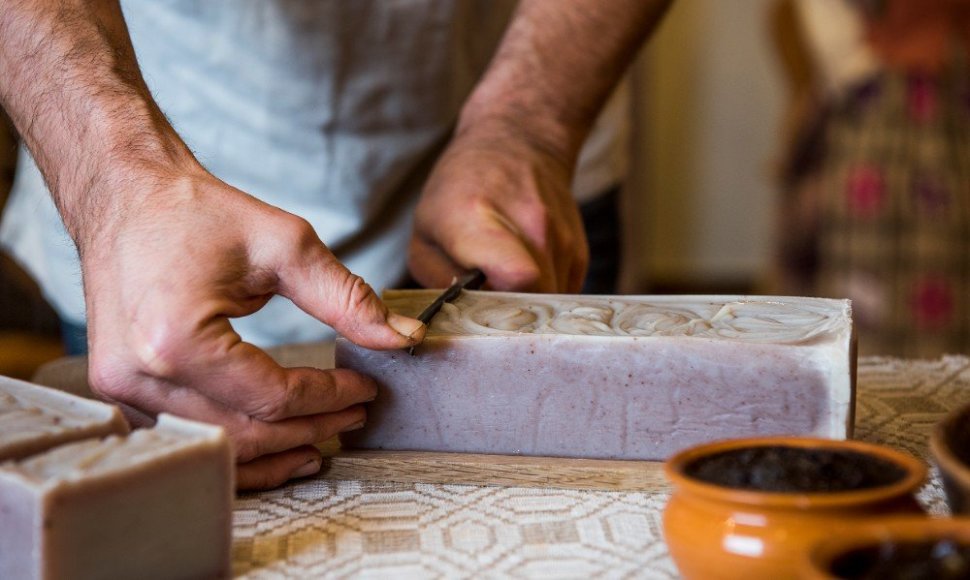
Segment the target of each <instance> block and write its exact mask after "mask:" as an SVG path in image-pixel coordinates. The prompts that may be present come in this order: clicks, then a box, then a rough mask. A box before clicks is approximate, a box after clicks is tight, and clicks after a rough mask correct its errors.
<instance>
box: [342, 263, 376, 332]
mask: <svg viewBox="0 0 970 580" xmlns="http://www.w3.org/2000/svg"><path fill="white" fill-rule="evenodd" d="M336 295H337V297H338V300H339V302H340V304H339V306H340V308H339V315H338V318H339V321H340V322H343V323H347V322H351V321H354V320H358V319H359V318H360V316H361V314H364V313H366V312H367V308H368V307H369V306H370V304H372V302H373V300H374V299H375V298H376V297H377V295H376V294H375V293H374V290H373V289H372V288H371V287H370V285H369V284H368V283H367V282H365V281H364V279H363V278H361V277H360V276H358V275H357V274H354V273H352V272H347V274H346V276H345V277H344V278H343V279H342V280H341V281H340V282H339V289H338V290H337V293H336Z"/></svg>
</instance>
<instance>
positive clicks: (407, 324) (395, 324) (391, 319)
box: [387, 312, 424, 343]
mask: <svg viewBox="0 0 970 580" xmlns="http://www.w3.org/2000/svg"><path fill="white" fill-rule="evenodd" d="M387 324H388V325H390V327H391V328H393V329H394V330H395V331H397V333H398V334H400V335H401V336H403V337H405V338H407V339H408V342H409V343H413V342H414V341H415V335H417V334H418V333H419V332H420V331H421V329H422V328H423V327H424V324H422V323H421V321H420V320H416V319H414V318H408V317H407V316H401V315H400V314H396V313H394V312H391V313H390V314H388V315H387Z"/></svg>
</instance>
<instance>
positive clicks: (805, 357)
mask: <svg viewBox="0 0 970 580" xmlns="http://www.w3.org/2000/svg"><path fill="white" fill-rule="evenodd" d="M436 295H437V292H435V291H390V292H387V293H386V294H385V302H386V303H387V305H388V307H389V308H390V309H391V310H393V311H396V312H400V313H403V314H407V315H411V316H414V315H416V314H417V313H418V312H420V311H421V310H422V309H423V308H424V307H425V306H427V305H428V304H429V303H430V302H431V301H432V300H433V298H434V297H435V296H436ZM336 363H337V366H338V367H344V368H350V369H354V370H357V371H360V372H362V373H364V374H367V375H370V376H372V377H374V378H375V379H376V380H377V382H378V384H379V386H380V392H379V395H378V398H377V400H376V401H374V402H373V403H371V404H370V406H369V408H368V421H367V425H366V427H365V428H364V429H361V430H358V431H354V432H352V433H348V434H346V436H345V437H344V438H343V439H342V440H343V442H344V444H345V445H346V446H350V447H361V448H371V449H399V450H428V451H456V452H473V453H497V454H524V455H545V456H562V457H586V458H609V459H646V460H661V459H665V458H666V457H668V456H669V455H671V454H672V453H674V452H676V451H678V450H679V449H682V448H684V447H688V446H690V445H694V444H697V443H701V442H705V441H710V440H714V439H721V438H728V437H742V436H756V435H775V434H793V435H814V436H820V437H830V438H844V437H847V436H848V435H849V434H850V432H851V425H852V419H853V403H854V395H853V393H854V368H855V352H854V348H853V334H852V317H851V307H850V304H849V302H848V301H844V300H827V299H818V298H784V297H749V296H566V295H560V296H556V295H536V294H513V293H499V292H463V293H462V295H461V297H459V298H458V300H457V301H456V302H454V303H453V304H446V305H445V306H444V307H443V308H442V310H441V311H440V312H439V313H438V314H437V315H436V316H435V318H434V319H433V321H432V324H431V326H430V328H429V329H428V332H427V336H426V338H425V341H424V343H423V344H422V345H420V346H419V347H418V348H417V350H416V352H415V356H413V357H412V356H409V355H408V354H407V353H406V352H403V351H393V352H389V351H383V352H379V351H371V350H367V349H364V348H360V347H357V346H355V345H353V344H352V343H350V342H348V341H347V340H345V339H339V340H338V342H337V351H336Z"/></svg>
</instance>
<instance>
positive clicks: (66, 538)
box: [0, 414, 234, 580]
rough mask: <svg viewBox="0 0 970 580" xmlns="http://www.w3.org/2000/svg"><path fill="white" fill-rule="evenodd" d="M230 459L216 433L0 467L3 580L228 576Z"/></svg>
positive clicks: (117, 442)
mask: <svg viewBox="0 0 970 580" xmlns="http://www.w3.org/2000/svg"><path fill="white" fill-rule="evenodd" d="M233 467H234V466H233V459H232V454H231V451H230V448H229V442H228V440H227V439H226V437H225V435H224V434H223V432H222V430H221V429H220V428H218V427H214V426H210V425H205V424H202V423H196V422H193V421H186V420H183V419H179V418H176V417H172V416H169V415H164V414H163V415H160V416H159V420H158V424H157V425H156V427H155V428H153V429H140V430H137V431H134V432H132V433H131V434H130V435H128V436H127V437H119V436H111V437H108V438H106V439H88V440H85V441H79V442H75V443H70V444H68V445H63V446H60V447H57V448H54V449H51V450H49V451H46V452H44V453H41V454H38V455H34V456H32V457H30V458H28V459H23V460H20V461H8V462H6V463H3V464H0V514H2V515H3V517H2V521H3V525H2V526H0V578H4V579H6V578H11V579H13V578H17V579H23V580H33V579H45V580H54V579H61V578H63V579H71V580H83V579H89V578H90V579H93V578H105V579H108V578H119V579H121V578H126V579H127V578H138V579H150V578H159V579H163V578H164V579H168V578H225V577H228V576H229V575H230V573H231V569H230V548H231V529H232V500H233V481H232V478H233Z"/></svg>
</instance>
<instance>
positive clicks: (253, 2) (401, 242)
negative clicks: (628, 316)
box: [0, 0, 628, 345]
mask: <svg viewBox="0 0 970 580" xmlns="http://www.w3.org/2000/svg"><path fill="white" fill-rule="evenodd" d="M122 6H123V9H124V14H125V18H126V20H127V22H128V27H129V29H130V32H131V37H132V42H133V43H134V46H135V51H136V54H137V56H138V61H139V65H140V66H141V69H142V72H143V74H144V77H145V80H146V81H147V83H148V85H149V87H150V88H151V91H152V94H153V95H154V97H155V99H156V100H157V102H158V104H159V106H160V107H161V109H162V111H163V112H164V113H165V114H166V115H167V116H168V118H169V119H170V120H171V122H172V124H173V126H174V127H175V129H176V131H178V133H179V134H180V135H181V136H182V137H183V138H184V139H185V141H186V143H188V145H189V147H190V148H191V149H192V151H193V152H194V153H195V155H196V156H197V157H198V159H199V160H200V161H201V162H202V164H203V165H204V166H205V167H206V168H207V169H208V170H210V171H211V172H212V173H213V174H214V175H216V176H217V177H219V178H220V179H222V180H224V181H225V182H227V183H229V184H230V185H233V186H235V187H238V188H239V189H241V190H243V191H246V192H248V193H250V194H252V195H254V196H256V197H258V198H260V199H262V200H264V201H266V202H268V203H270V204H273V205H275V206H278V207H281V208H283V209H285V210H286V211H289V212H291V213H294V214H297V215H300V216H302V217H303V218H305V219H307V220H308V221H309V222H310V223H311V224H312V225H313V227H314V228H315V229H316V231H317V233H318V234H319V236H320V238H321V239H322V240H323V241H324V243H326V244H327V245H328V246H329V247H330V248H331V249H332V250H333V251H334V252H335V253H336V254H337V256H338V257H339V258H340V259H341V260H342V261H343V262H344V263H345V264H347V266H348V267H349V268H350V269H351V270H352V271H354V272H355V273H357V274H359V275H361V276H363V277H364V279H365V280H367V281H368V282H369V283H370V284H371V285H372V286H373V287H374V288H376V289H378V290H380V289H381V288H384V287H389V286H393V285H394V284H396V283H398V282H399V281H400V280H401V279H402V277H403V276H404V274H405V259H406V256H405V248H407V243H408V238H409V235H410V230H411V215H412V210H413V208H414V205H415V203H416V201H417V195H418V193H419V191H420V188H421V185H422V183H423V181H424V178H425V177H426V175H427V172H428V171H429V170H430V168H431V166H432V164H433V162H434V160H435V158H436V157H437V155H438V154H439V153H440V151H441V150H442V148H443V147H444V146H445V145H446V143H447V139H448V136H449V133H450V131H451V130H452V128H453V126H454V123H455V121H456V119H457V116H458V113H459V110H460V108H461V105H462V103H463V102H464V101H465V99H466V97H467V96H468V94H469V93H470V92H471V90H472V88H473V87H474V85H475V83H476V82H477V80H478V78H479V77H480V75H481V74H482V72H483V71H484V69H485V67H486V66H487V64H488V61H489V59H490V57H491V55H492V53H493V51H494V49H495V47H496V46H497V44H498V41H499V40H500V38H501V34H502V33H503V31H504V27H505V25H506V24H507V21H508V18H509V16H510V14H511V11H512V10H513V8H514V2H512V1H496V0H464V1H462V0H458V1H455V0H353V1H343V0H317V1H314V2H304V1H301V0H292V1H289V0H233V1H232V2H211V1H206V0H154V1H152V2H145V1H143V0H129V1H123V2H122ZM627 98H628V97H627V96H626V91H625V89H624V90H623V91H618V96H617V97H615V98H614V99H613V103H614V104H613V105H611V107H610V108H608V110H607V111H608V112H606V113H604V114H605V117H604V119H603V120H601V121H600V124H599V127H598V130H597V138H596V139H591V142H595V145H596V146H595V147H592V148H591V149H590V150H589V151H586V152H584V156H583V159H584V163H585V164H586V165H587V166H588V168H587V169H586V170H584V171H582V172H581V174H582V175H583V176H585V180H586V182H587V183H586V184H585V185H584V188H585V189H586V190H587V191H581V192H580V194H584V193H585V194H586V197H589V196H590V195H593V194H594V193H595V192H596V190H597V189H603V188H606V187H610V186H612V185H615V184H617V183H619V182H620V180H621V179H622V173H623V171H625V141H624V139H625V135H626V133H625V117H626V110H625V107H627V106H628V105H627V104H626V99H627ZM24 153H26V152H24ZM582 179H584V178H580V180H582ZM199 235H200V236H205V235H208V233H207V232H199ZM0 244H2V245H3V246H4V247H5V248H6V249H7V250H8V251H9V252H10V253H11V254H12V255H13V256H14V257H15V258H17V259H18V261H20V262H21V263H22V264H23V265H24V266H25V267H26V268H27V270H28V271H29V272H30V273H31V274H32V275H33V276H34V277H35V278H36V279H37V281H38V282H39V284H40V285H41V288H42V289H43V291H44V293H45V295H46V296H47V298H48V299H49V300H50V301H51V303H52V304H53V306H54V307H55V309H56V310H57V311H58V313H59V314H60V315H61V316H62V317H63V318H65V319H67V320H69V321H72V322H78V323H80V322H82V321H83V320H84V300H83V294H82V288H81V277H80V267H79V264H78V257H77V252H76V249H75V247H74V244H73V242H72V241H71V239H70V238H69V237H68V235H67V233H66V232H65V230H64V226H63V223H62V222H61V219H60V216H59V215H58V213H57V211H56V209H55V207H54V204H53V203H52V201H51V198H50V195H49V194H48V192H47V189H46V187H45V185H44V183H43V180H42V178H41V176H40V173H39V171H38V170H37V168H36V166H35V164H34V163H33V161H32V160H31V159H30V158H29V156H28V155H26V154H24V155H23V156H22V157H21V163H20V166H19V168H18V173H17V177H16V180H15V183H14V187H13V191H12V193H11V198H10V200H9V202H8V206H7V209H6V211H5V213H4V218H3V223H2V224H0ZM173 274H174V275H177V273H173ZM233 326H234V327H235V328H236V330H237V331H239V333H240V334H241V335H242V336H243V338H244V339H246V340H248V341H251V342H254V343H256V344H259V345H270V344H279V343H284V342H303V341H311V340H321V339H325V338H327V337H329V336H332V333H333V331H332V330H331V329H330V328H329V327H327V326H326V325H324V324H323V323H320V322H318V321H316V320H314V319H313V318H311V317H309V316H308V315H306V314H304V313H303V312H301V311H300V310H299V309H297V308H296V307H295V306H294V305H293V304H292V303H290V302H289V301H288V300H286V299H283V298H280V297H275V298H273V299H272V300H270V302H269V303H268V304H267V305H266V306H265V307H264V308H263V309H262V310H261V311H260V312H258V313H256V314H254V315H252V316H249V317H246V318H242V319H237V320H234V321H233Z"/></svg>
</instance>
